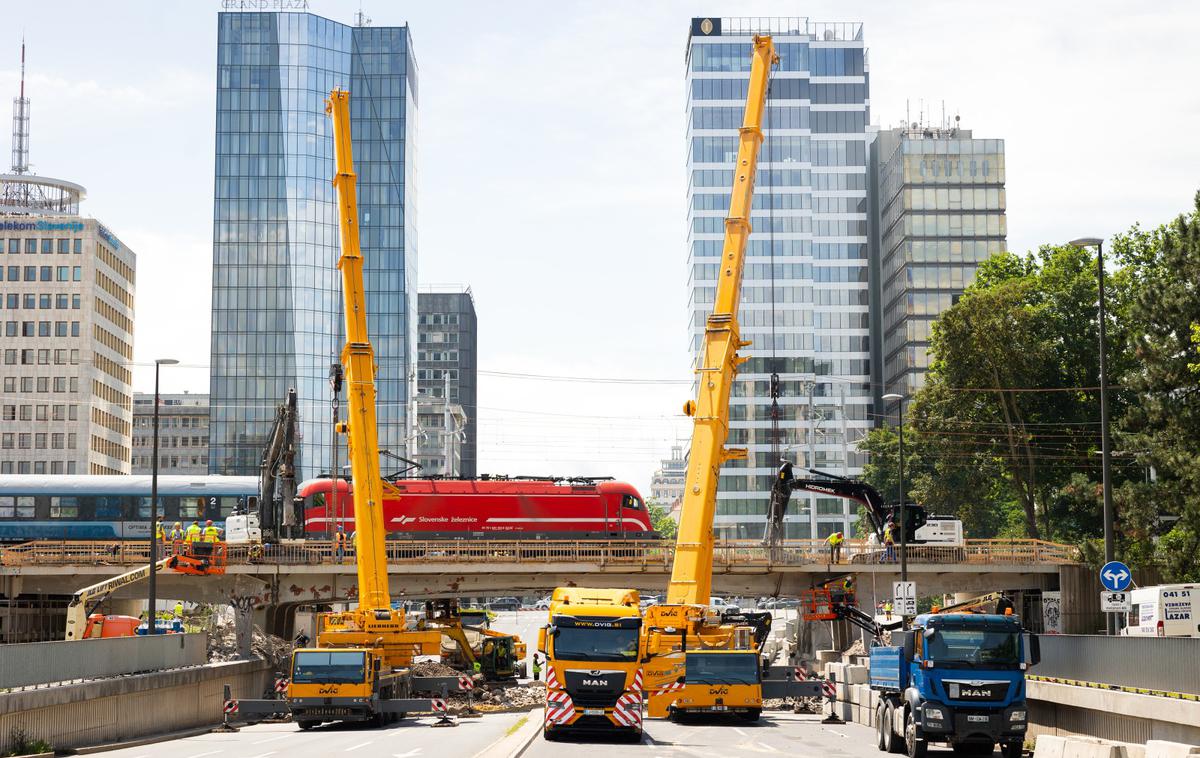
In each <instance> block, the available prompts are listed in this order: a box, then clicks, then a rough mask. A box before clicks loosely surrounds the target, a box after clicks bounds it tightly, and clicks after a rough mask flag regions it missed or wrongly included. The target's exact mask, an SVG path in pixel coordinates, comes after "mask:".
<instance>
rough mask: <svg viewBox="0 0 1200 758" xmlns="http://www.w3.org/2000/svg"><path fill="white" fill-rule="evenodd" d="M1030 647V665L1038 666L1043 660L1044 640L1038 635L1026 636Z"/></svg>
mask: <svg viewBox="0 0 1200 758" xmlns="http://www.w3.org/2000/svg"><path fill="white" fill-rule="evenodd" d="M1025 637H1026V639H1027V640H1028V647H1029V665H1030V666H1036V665H1038V663H1040V662H1041V660H1042V640H1041V637H1039V636H1038V635H1036V634H1027V635H1025Z"/></svg>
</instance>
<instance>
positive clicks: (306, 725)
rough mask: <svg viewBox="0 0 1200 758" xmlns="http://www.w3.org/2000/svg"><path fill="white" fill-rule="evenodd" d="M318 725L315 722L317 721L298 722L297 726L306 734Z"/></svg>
mask: <svg viewBox="0 0 1200 758" xmlns="http://www.w3.org/2000/svg"><path fill="white" fill-rule="evenodd" d="M316 725H317V722H315V721H297V722H296V726H298V727H300V729H301V730H303V731H305V732H307V731H308V730H309V729H312V728H313V727H314V726H316Z"/></svg>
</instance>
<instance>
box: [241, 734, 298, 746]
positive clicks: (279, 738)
mask: <svg viewBox="0 0 1200 758" xmlns="http://www.w3.org/2000/svg"><path fill="white" fill-rule="evenodd" d="M292 734H294V732H286V733H284V734H281V735H279V736H278V737H268V738H267V739H265V740H259V741H258V742H251V743H250V744H251V745H265V744H266V743H268V742H274V741H275V740H285V739H287V738H288V737H291V736H292Z"/></svg>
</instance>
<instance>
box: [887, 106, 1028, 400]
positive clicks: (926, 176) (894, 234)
mask: <svg viewBox="0 0 1200 758" xmlns="http://www.w3.org/2000/svg"><path fill="white" fill-rule="evenodd" d="M957 123H958V119H957V117H956V118H955V125H954V126H948V125H946V124H942V125H941V126H937V127H934V126H926V125H922V124H919V123H915V122H914V123H911V124H909V125H908V126H906V127H901V128H896V129H886V130H882V131H880V132H879V134H878V136H877V137H876V140H875V142H874V143H873V145H872V147H871V173H872V180H873V187H874V192H873V193H872V194H873V197H874V198H875V201H874V204H875V206H876V208H875V213H874V216H875V224H874V229H873V232H874V233H873V240H872V256H871V269H872V290H873V292H874V297H873V298H872V300H873V302H875V303H877V306H876V308H875V311H874V312H873V313H872V319H873V321H875V323H874V324H873V325H872V327H873V332H872V333H873V335H874V336H875V339H873V348H874V349H875V351H876V354H875V356H874V366H875V367H876V371H877V373H876V375H875V377H874V379H875V382H876V385H875V386H876V392H877V395H878V396H882V395H883V394H885V393H897V394H900V395H904V396H905V397H911V396H912V394H913V393H914V392H916V391H917V390H919V389H920V388H921V387H922V386H923V385H924V383H925V372H926V371H927V370H928V368H929V354H928V348H929V333H930V327H931V326H932V325H933V322H934V321H935V320H936V319H937V317H938V316H939V315H940V314H941V313H942V311H944V310H946V309H947V308H949V307H950V306H951V304H953V303H954V301H955V300H956V299H957V298H958V296H959V295H961V294H962V292H963V289H964V288H966V287H967V286H969V285H970V284H971V282H972V281H974V279H975V269H976V268H977V267H978V266H979V263H980V262H981V261H983V260H986V259H987V258H988V257H989V256H991V255H993V254H995V253H998V252H1001V251H1003V250H1004V249H1005V247H1006V245H1005V236H1006V234H1007V221H1006V218H1005V197H1004V140H999V139H977V138H975V137H974V136H972V134H971V130H969V129H960V128H958V126H957ZM881 409H882V410H888V412H894V409H883V408H882V405H881Z"/></svg>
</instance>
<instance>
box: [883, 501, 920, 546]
mask: <svg viewBox="0 0 1200 758" xmlns="http://www.w3.org/2000/svg"><path fill="white" fill-rule="evenodd" d="M891 516H892V522H893V523H896V524H899V523H900V506H899V505H893V506H891ZM927 520H928V514H926V513H925V506H923V505H918V504H916V503H906V504H905V506H904V522H905V523H904V541H905V542H912V541H913V540H914V539H916V536H917V530H918V529H920V528H921V527H923V526H925V522H926V521H927ZM896 542H897V543H898V542H900V535H898V534H897V535H896Z"/></svg>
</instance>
